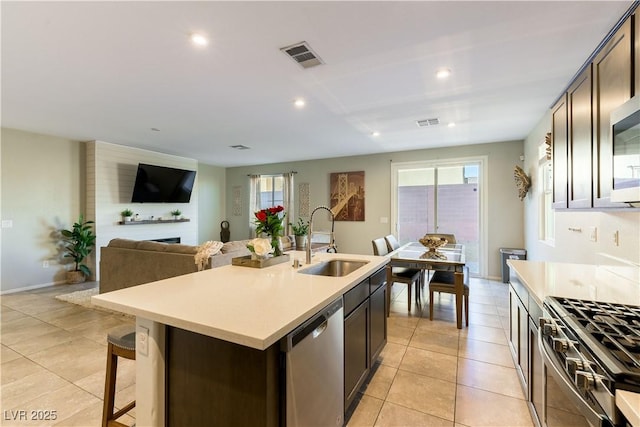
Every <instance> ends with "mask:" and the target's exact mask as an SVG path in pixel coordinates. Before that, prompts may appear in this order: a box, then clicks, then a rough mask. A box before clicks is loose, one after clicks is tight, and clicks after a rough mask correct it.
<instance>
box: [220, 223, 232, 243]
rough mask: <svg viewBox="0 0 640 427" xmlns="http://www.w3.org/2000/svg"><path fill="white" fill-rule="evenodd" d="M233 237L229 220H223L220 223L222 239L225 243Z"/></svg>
mask: <svg viewBox="0 0 640 427" xmlns="http://www.w3.org/2000/svg"><path fill="white" fill-rule="evenodd" d="M230 238H231V230H229V221H222V222H221V223H220V240H221V241H222V242H223V243H227V242H228V241H229V239H230Z"/></svg>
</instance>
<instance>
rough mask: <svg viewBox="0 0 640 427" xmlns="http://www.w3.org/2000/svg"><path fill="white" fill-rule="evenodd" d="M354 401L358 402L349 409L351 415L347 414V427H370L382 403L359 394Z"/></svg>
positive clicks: (379, 400)
mask: <svg viewBox="0 0 640 427" xmlns="http://www.w3.org/2000/svg"><path fill="white" fill-rule="evenodd" d="M356 399H358V401H357V402H354V405H353V407H352V408H351V409H352V413H349V414H347V417H348V421H347V427H372V426H373V425H374V424H375V422H376V418H378V414H379V413H380V409H381V408H382V403H383V402H384V401H383V400H381V399H376V398H375V397H371V396H366V395H363V394H360V395H359V396H358V397H357V398H356Z"/></svg>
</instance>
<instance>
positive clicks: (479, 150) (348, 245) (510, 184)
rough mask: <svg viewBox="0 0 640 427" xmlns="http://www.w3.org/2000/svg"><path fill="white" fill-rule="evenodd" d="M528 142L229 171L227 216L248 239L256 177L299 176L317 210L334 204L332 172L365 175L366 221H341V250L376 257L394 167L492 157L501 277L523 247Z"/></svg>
mask: <svg viewBox="0 0 640 427" xmlns="http://www.w3.org/2000/svg"><path fill="white" fill-rule="evenodd" d="M522 154H523V143H522V142H521V141H520V142H518V141H516V142H502V143H492V144H479V145H469V146H460V147H449V148H438V149H431V150H415V151H406V152H396V153H386V154H376V155H368V156H354V157H341V158H334V159H322V160H312V161H304V162H292V163H279V164H271V165H259V166H250V167H237V168H228V169H227V178H226V181H227V196H226V197H227V217H228V219H229V222H230V224H231V237H232V239H241V238H248V236H249V228H248V224H249V221H250V217H249V214H250V213H249V206H248V200H249V180H248V177H247V175H248V174H251V173H257V174H268V173H282V172H287V171H291V170H294V171H297V172H298V173H297V174H296V176H295V183H296V197H298V190H297V187H298V184H300V183H309V184H310V193H311V194H310V201H311V203H310V204H311V209H313V208H314V207H316V206H318V205H323V204H327V203H328V198H329V174H330V173H332V172H348V171H361V170H363V171H365V192H366V201H365V203H366V205H365V221H363V222H343V221H338V222H336V226H335V231H336V242H337V245H338V250H339V251H340V252H344V253H360V254H370V253H371V251H372V249H371V240H372V239H374V238H376V237H380V236H384V235H386V234H389V233H391V224H390V223H381V221H380V219H381V218H382V217H386V218H391V179H390V178H391V166H390V164H391V162H411V161H418V160H439V159H452V158H462V157H473V156H487V158H488V162H487V169H488V171H487V172H488V174H487V186H486V188H485V190H486V191H487V193H488V198H487V200H488V206H487V214H488V233H487V234H488V245H487V246H488V253H487V256H488V261H489V262H488V276H489V277H499V276H500V257H499V248H501V247H523V246H522V245H523V244H524V235H523V225H524V224H523V210H522V209H523V204H522V203H521V202H520V201H519V200H518V197H517V191H516V188H515V184H514V180H513V167H514V165H515V164H522V162H521V161H520V156H521V155H522ZM235 186H240V187H241V188H242V201H243V206H242V213H243V214H242V216H233V214H232V211H233V194H232V193H233V191H232V189H233V187H235ZM314 229H317V230H329V229H330V226H329V222H328V216H327V215H316V216H314Z"/></svg>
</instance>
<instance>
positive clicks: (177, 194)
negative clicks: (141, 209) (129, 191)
mask: <svg viewBox="0 0 640 427" xmlns="http://www.w3.org/2000/svg"><path fill="white" fill-rule="evenodd" d="M195 179H196V171H190V170H185V169H175V168H168V167H164V166H155V165H148V164H145V163H140V164H139V165H138V172H137V174H136V182H135V184H134V186H133V195H132V196H131V202H133V203H189V200H191V190H193V183H194V182H195Z"/></svg>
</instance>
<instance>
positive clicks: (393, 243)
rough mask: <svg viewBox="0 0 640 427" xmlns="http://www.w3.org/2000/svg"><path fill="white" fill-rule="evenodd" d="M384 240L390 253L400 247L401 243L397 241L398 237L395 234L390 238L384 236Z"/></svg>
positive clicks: (390, 235)
mask: <svg viewBox="0 0 640 427" xmlns="http://www.w3.org/2000/svg"><path fill="white" fill-rule="evenodd" d="M384 240H385V241H386V242H387V249H388V250H389V252H391V251H395V250H396V249H398V248H399V247H400V242H398V239H396V236H394V235H393V234H389V235H388V236H384Z"/></svg>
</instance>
